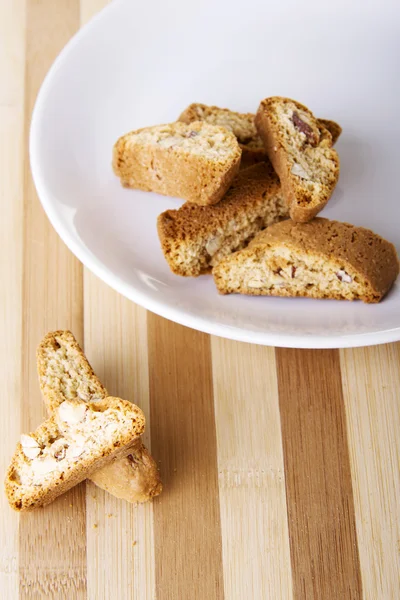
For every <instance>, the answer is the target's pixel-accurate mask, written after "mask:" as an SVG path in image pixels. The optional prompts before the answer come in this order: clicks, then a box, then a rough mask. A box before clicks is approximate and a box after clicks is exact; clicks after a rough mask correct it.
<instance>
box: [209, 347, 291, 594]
mask: <svg viewBox="0 0 400 600" xmlns="http://www.w3.org/2000/svg"><path fill="white" fill-rule="evenodd" d="M212 364H213V381H214V401H215V419H216V429H217V447H218V471H219V495H220V506H221V527H222V540H223V543H222V544H223V561H224V582H225V593H226V597H227V598H229V600H242V599H243V598H251V599H253V598H254V599H258V598H260V599H264V598H265V599H269V598H270V599H271V600H272V599H276V600H278V599H279V600H291V599H292V573H291V568H290V549H289V534H288V524H287V508H286V495H285V479H284V466H283V451H282V439H281V424H280V416H279V399H278V382H277V376H276V364H275V353H274V350H273V348H266V347H262V346H255V345H250V344H241V343H238V342H232V341H229V340H223V339H222V338H216V337H213V338H212Z"/></svg>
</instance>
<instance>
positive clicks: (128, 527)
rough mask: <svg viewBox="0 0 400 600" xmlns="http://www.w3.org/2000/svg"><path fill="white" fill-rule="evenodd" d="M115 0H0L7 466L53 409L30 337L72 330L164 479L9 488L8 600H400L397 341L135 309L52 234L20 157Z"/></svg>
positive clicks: (1, 427) (5, 523) (0, 502)
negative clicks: (146, 483)
mask: <svg viewBox="0 0 400 600" xmlns="http://www.w3.org/2000/svg"><path fill="white" fill-rule="evenodd" d="M106 3H107V2H106V0H60V1H58V2H55V1H54V0H15V1H13V2H11V0H10V1H7V0H6V2H3V3H0V202H1V206H0V209H1V218H0V244H1V262H0V276H1V282H2V285H1V289H0V306H1V316H2V319H1V320H0V339H1V341H2V343H1V345H0V377H1V384H2V385H1V419H0V466H1V472H2V473H3V474H4V471H5V469H6V467H7V463H8V461H9V458H10V456H11V454H12V452H13V449H14V447H15V443H16V441H17V440H18V438H19V434H20V432H21V431H28V430H30V429H32V428H35V427H36V426H37V425H38V424H39V423H40V421H41V419H42V418H43V416H44V407H43V403H42V400H41V397H40V393H39V387H38V383H37V375H36V366H35V349H36V346H37V344H38V342H39V341H40V339H41V338H42V336H43V335H44V334H45V333H46V332H47V331H49V330H51V329H53V328H54V329H55V328H57V329H59V328H67V327H68V328H71V329H72V331H73V332H74V334H75V335H76V337H77V338H78V339H79V341H80V342H81V343H83V344H84V346H85V350H86V353H87V355H88V357H89V359H90V361H91V362H92V364H93V366H94V368H95V370H96V372H97V373H98V375H99V376H100V378H101V379H102V380H103V381H104V383H105V385H106V386H107V389H108V390H109V391H110V392H111V393H113V394H116V395H120V396H122V397H125V398H127V399H128V400H134V401H135V402H136V403H137V404H139V405H140V406H141V407H142V409H143V410H144V412H145V414H146V416H147V431H146V436H145V442H146V444H147V445H148V446H149V447H151V450H152V453H153V455H154V457H155V459H156V460H157V461H158V463H159V466H160V469H161V474H162V478H163V481H164V492H163V494H162V495H161V496H160V497H159V498H157V499H156V500H154V501H153V503H150V504H147V505H144V506H132V505H129V504H127V503H125V502H122V501H120V500H117V499H115V498H113V497H112V496H110V495H108V494H107V493H105V492H103V491H102V490H100V489H98V488H96V487H95V486H94V485H93V484H91V483H89V482H88V483H83V484H81V485H80V486H78V487H77V488H75V489H74V490H72V491H70V492H69V493H68V494H66V495H65V496H64V497H62V498H60V499H58V500H57V501H56V502H55V503H54V504H53V505H51V506H49V507H47V508H45V509H42V510H40V511H37V512H35V513H31V514H27V515H22V516H21V517H18V516H17V515H16V514H15V513H13V511H12V510H11V509H9V507H8V505H7V502H6V500H5V496H4V494H0V536H1V538H0V542H1V543H0V590H1V592H0V597H1V598H2V599H3V598H4V599H5V600H14V599H15V600H17V599H18V600H19V599H21V600H25V599H33V600H36V599H41V598H55V599H58V598H60V599H67V600H75V599H79V600H81V599H86V598H88V599H89V600H130V599H134V600H154V599H157V600H223V599H226V600H245V599H246V600H247V599H248V600H281V599H282V600H292V599H293V600H310V599H312V600H340V599H343V600H349V599H350V600H353V599H354V600H359V599H366V600H399V599H400V500H399V498H400V473H399V450H400V442H399V439H400V345H399V344H392V345H387V346H381V347H375V348H366V349H356V350H346V351H340V352H339V351H336V350H332V351H331V350H329V351H301V350H284V349H277V350H275V349H273V348H263V347H256V346H249V345H247V344H240V343H236V342H230V341H227V340H222V339H218V338H210V336H207V335H205V334H202V333H199V332H195V331H191V330H189V329H186V328H184V327H181V326H178V325H176V324H173V323H171V322H167V321H165V320H163V319H161V318H159V317H157V316H155V315H152V314H150V313H146V311H144V310H143V309H142V308H140V307H137V306H134V305H133V304H132V303H130V302H128V301H127V300H126V299H124V298H122V297H120V296H119V295H117V294H116V293H115V292H113V291H112V290H110V289H109V288H108V287H107V286H106V285H105V284H103V283H102V282H100V281H99V280H97V279H96V278H95V277H94V276H93V275H92V274H91V273H89V272H87V271H86V270H84V269H83V268H82V266H81V265H80V264H79V262H78V261H77V260H76V259H75V258H74V257H73V256H72V255H71V254H70V253H69V251H68V250H67V249H66V247H65V245H64V244H63V242H61V240H60V239H59V238H58V236H57V235H56V234H55V232H54V231H53V230H52V228H51V226H50V224H49V222H48V220H47V217H46V216H45V214H44V212H43V210H42V208H41V206H40V203H39V201H38V198H37V195H36V192H35V189H34V186H33V183H32V180H31V176H30V167H29V160H28V151H27V142H28V133H29V123H30V116H31V112H32V108H33V105H34V102H35V98H36V95H37V92H38V89H39V86H40V84H41V82H42V80H43V77H44V75H45V74H46V72H47V70H48V68H49V66H50V64H51V63H52V61H53V60H54V58H55V56H56V55H57V53H58V52H59V51H60V50H61V48H62V47H63V46H64V44H65V43H66V42H67V40H68V39H69V38H70V37H71V36H72V35H73V34H74V33H75V31H77V30H78V29H79V27H80V26H82V25H83V24H84V23H85V22H86V21H87V20H88V19H89V18H90V17H91V16H92V15H93V14H95V13H96V12H97V11H98V10H100V9H101V8H102V7H103V6H105V4H106Z"/></svg>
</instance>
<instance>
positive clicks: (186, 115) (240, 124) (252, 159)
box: [178, 103, 342, 169]
mask: <svg viewBox="0 0 400 600" xmlns="http://www.w3.org/2000/svg"><path fill="white" fill-rule="evenodd" d="M254 118H255V115H254V114H253V113H238V112H234V111H233V110H229V108H219V107H218V106H207V105H206V104H197V103H194V104H191V105H190V106H188V107H187V108H186V109H185V110H184V111H183V113H182V114H181V115H180V117H179V119H178V120H179V121H182V122H183V123H193V121H205V122H206V123H210V124H211V125H219V126H220V127H225V129H228V130H229V131H232V132H233V133H234V135H235V136H236V137H237V140H238V142H239V145H240V147H241V149H242V160H241V163H240V168H241V169H244V168H247V167H249V166H251V165H254V164H256V163H258V162H268V161H269V158H268V155H267V153H266V151H265V148H264V144H263V142H262V140H261V138H260V136H259V135H258V133H257V129H256V125H255V122H254ZM319 122H320V123H322V124H323V125H324V127H325V128H326V129H327V130H328V131H329V132H330V133H331V135H332V143H333V144H335V143H336V141H337V139H338V137H339V135H340V134H341V132H342V128H341V127H340V125H338V124H337V123H335V121H328V120H326V119H319Z"/></svg>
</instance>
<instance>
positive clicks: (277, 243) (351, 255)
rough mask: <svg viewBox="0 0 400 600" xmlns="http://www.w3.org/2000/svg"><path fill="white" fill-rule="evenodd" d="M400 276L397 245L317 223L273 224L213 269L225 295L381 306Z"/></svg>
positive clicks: (343, 225)
mask: <svg viewBox="0 0 400 600" xmlns="http://www.w3.org/2000/svg"><path fill="white" fill-rule="evenodd" d="M398 273H399V262H398V258H397V254H396V250H395V248H394V246H393V245H392V244H391V243H390V242H387V241H386V240H384V239H383V238H381V237H379V236H378V235H376V234H375V233H373V232H372V231H370V230H369V229H363V228H362V227H354V226H353V225H349V224H348V223H339V222H338V221H329V220H328V219H321V218H316V219H314V220H313V221H310V223H294V222H293V221H291V220H287V221H284V222H282V223H277V224H275V225H271V227H268V228H267V229H265V230H264V231H262V232H261V233H259V234H258V235H257V236H256V237H255V238H254V240H253V241H252V242H251V243H250V244H249V246H248V247H247V248H245V249H244V250H241V251H240V252H236V253H235V254H232V255H231V256H228V257H227V258H226V259H224V260H223V261H221V262H220V263H219V264H218V265H217V266H216V267H215V268H214V270H213V275H214V280H215V283H216V286H217V288H218V291H219V292H220V293H221V294H231V293H239V294H251V295H254V296H306V297H308V298H335V299H338V300H362V301H363V302H379V301H380V300H381V299H382V298H383V297H384V296H385V294H386V293H387V292H388V291H389V290H390V288H391V287H392V285H393V283H394V281H395V279H396V277H397V275H398Z"/></svg>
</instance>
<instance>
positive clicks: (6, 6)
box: [0, 1, 25, 600]
mask: <svg viewBox="0 0 400 600" xmlns="http://www.w3.org/2000/svg"><path fill="white" fill-rule="evenodd" d="M0 40H1V42H0V44H1V46H2V49H3V52H2V51H0V214H1V217H0V240H1V242H2V244H3V247H2V252H1V260H0V281H1V285H0V310H1V313H0V314H1V318H0V340H1V344H0V381H1V386H0V406H1V419H0V440H1V444H2V445H1V451H0V473H1V478H2V479H3V475H4V473H5V471H6V469H7V466H8V463H9V460H10V457H11V455H12V453H13V452H14V449H15V444H16V441H17V440H18V439H19V434H20V408H21V407H20V402H21V395H22V385H21V360H22V356H21V343H22V319H21V314H22V285H21V283H22V254H23V246H22V239H23V227H22V225H23V179H24V177H23V165H24V73H25V54H24V50H25V43H24V42H25V6H24V2H22V1H18V2H13V3H12V4H11V3H2V4H0ZM0 535H1V543H0V590H1V597H2V598H6V599H8V598H9V599H10V600H11V599H14V598H17V597H18V588H19V581H18V569H19V556H18V516H17V515H16V513H14V512H13V511H12V510H11V509H10V507H9V506H8V503H7V499H6V497H5V494H4V493H3V490H2V491H1V493H0Z"/></svg>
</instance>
